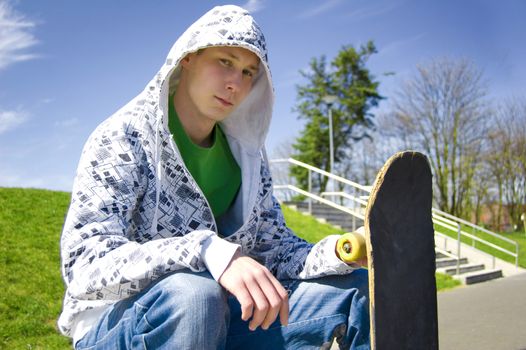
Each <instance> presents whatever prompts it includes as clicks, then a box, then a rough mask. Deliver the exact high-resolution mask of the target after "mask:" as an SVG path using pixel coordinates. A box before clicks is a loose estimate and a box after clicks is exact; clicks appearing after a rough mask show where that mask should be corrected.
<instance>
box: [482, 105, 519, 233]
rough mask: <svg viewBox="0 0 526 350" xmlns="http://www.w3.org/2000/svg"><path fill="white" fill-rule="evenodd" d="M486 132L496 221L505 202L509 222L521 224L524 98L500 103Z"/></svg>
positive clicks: (498, 221)
mask: <svg viewBox="0 0 526 350" xmlns="http://www.w3.org/2000/svg"><path fill="white" fill-rule="evenodd" d="M488 136H489V137H488V139H489V145H490V146H489V149H488V153H487V162H488V164H489V167H490V168H491V172H492V174H493V177H494V179H495V183H496V185H497V188H496V190H497V199H498V215H497V225H498V226H500V225H501V224H502V215H503V207H504V206H506V207H507V209H508V213H509V217H510V220H511V224H512V225H514V226H516V227H517V228H520V227H521V226H522V224H523V223H522V221H521V218H520V217H521V214H523V213H524V212H525V211H526V99H524V98H523V99H519V98H515V99H509V100H507V101H505V102H504V103H503V104H501V105H500V106H499V108H498V110H497V118H496V120H495V123H494V125H493V128H492V129H491V132H490V133H489V135H488Z"/></svg>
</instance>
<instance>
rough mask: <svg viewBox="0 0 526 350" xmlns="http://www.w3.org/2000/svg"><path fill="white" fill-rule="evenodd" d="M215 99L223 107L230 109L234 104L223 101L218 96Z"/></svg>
mask: <svg viewBox="0 0 526 350" xmlns="http://www.w3.org/2000/svg"><path fill="white" fill-rule="evenodd" d="M216 99H217V100H218V101H219V103H221V104H222V105H223V106H225V107H232V106H233V105H234V104H233V103H232V102H230V101H228V100H225V99H224V98H221V97H219V96H216Z"/></svg>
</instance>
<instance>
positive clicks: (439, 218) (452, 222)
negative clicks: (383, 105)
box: [270, 158, 519, 267]
mask: <svg viewBox="0 0 526 350" xmlns="http://www.w3.org/2000/svg"><path fill="white" fill-rule="evenodd" d="M270 163H289V164H294V165H297V166H300V167H303V168H305V169H307V170H309V191H305V190H302V189H300V188H298V187H296V186H294V185H275V186H274V188H275V189H288V190H292V191H295V192H297V193H300V194H302V195H304V196H306V197H307V198H308V201H309V202H308V204H309V212H312V211H311V208H312V199H314V200H317V201H319V202H321V203H324V204H327V205H329V206H331V207H333V208H336V209H339V210H341V211H343V212H346V213H348V214H350V215H353V216H354V217H357V218H359V219H362V220H363V219H364V216H363V215H362V214H360V213H358V212H356V211H354V210H351V209H349V208H347V207H344V206H341V205H339V204H336V203H334V202H333V201H330V200H327V199H325V198H322V197H323V196H339V197H343V198H346V199H349V200H352V201H354V202H357V203H359V204H360V205H362V206H365V205H366V204H367V202H366V201H365V200H363V199H361V198H357V197H355V196H351V195H349V194H347V193H346V192H343V191H339V192H323V193H321V194H320V196H317V195H315V194H312V193H311V187H312V185H311V182H312V175H311V172H312V171H314V172H316V173H318V174H321V175H323V176H327V177H328V178H330V179H333V180H335V181H338V182H340V183H343V184H345V185H349V186H352V187H354V188H355V189H359V190H361V191H364V192H367V193H368V194H369V193H370V192H371V189H372V186H364V185H360V184H358V183H356V182H353V181H350V180H348V179H345V178H343V177H341V176H338V175H334V174H331V173H329V172H327V171H325V170H322V169H319V168H316V167H314V166H312V165H309V164H307V163H303V162H301V161H298V160H296V159H293V158H281V159H273V160H270ZM432 213H433V214H432V215H433V216H432V217H433V222H434V223H435V224H437V225H439V226H442V227H445V228H448V229H450V230H452V231H454V232H457V241H458V242H457V245H458V250H457V253H458V259H457V260H459V261H460V243H461V236H466V237H468V238H470V239H471V240H472V242H473V243H472V245H473V246H474V241H477V242H479V243H481V244H484V245H486V246H488V247H491V248H493V249H496V250H498V251H500V252H502V253H504V254H507V255H510V256H512V257H514V258H515V266H516V267H518V266H519V245H518V243H517V242H515V241H513V240H511V239H509V238H506V237H503V236H501V235H499V234H496V233H494V232H491V231H489V230H487V229H485V228H483V227H480V226H477V225H474V224H472V223H470V222H469V221H466V220H463V219H461V218H458V217H456V216H453V215H451V214H448V213H446V212H443V211H441V210H439V209H435V208H432ZM461 224H463V225H466V226H469V227H471V228H473V229H475V230H478V231H482V232H484V233H486V234H489V235H490V236H492V237H494V238H497V239H500V240H503V241H505V242H508V243H510V244H512V245H514V246H515V253H514V252H512V251H510V250H508V249H505V248H503V247H501V246H498V245H496V244H493V243H491V242H488V241H486V240H484V239H482V238H480V237H477V236H474V235H472V234H470V233H467V232H465V231H463V230H462V229H461V226H460V225H461ZM436 233H438V232H436ZM436 233H435V234H436ZM474 249H476V248H474ZM477 250H478V249H477ZM482 253H484V254H486V255H490V256H492V257H493V258H494V256H493V255H491V254H488V253H485V252H482ZM493 261H494V264H495V260H493Z"/></svg>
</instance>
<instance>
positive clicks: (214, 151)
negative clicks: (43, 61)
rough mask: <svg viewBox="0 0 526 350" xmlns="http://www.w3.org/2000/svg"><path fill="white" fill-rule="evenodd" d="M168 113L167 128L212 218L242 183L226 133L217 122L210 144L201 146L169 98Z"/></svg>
mask: <svg viewBox="0 0 526 350" xmlns="http://www.w3.org/2000/svg"><path fill="white" fill-rule="evenodd" d="M168 113H169V114H168V118H169V119H168V120H169V121H168V127H169V128H170V132H171V133H172V134H173V137H174V140H175V143H176V144H177V147H178V148H179V152H181V156H182V157H183V161H184V164H185V165H186V167H187V168H188V170H189V171H190V174H192V176H193V177H194V179H195V181H196V182H197V184H198V185H199V187H200V188H201V191H203V193H204V195H205V197H206V199H207V200H208V203H209V204H210V207H211V208H212V213H213V214H214V217H216V218H218V217H220V216H221V215H222V214H224V213H225V212H226V211H227V209H228V208H229V207H230V205H231V204H232V202H233V201H234V199H235V197H236V194H237V191H238V190H239V187H240V186H241V170H240V168H239V165H238V164H237V162H236V160H235V159H234V157H233V156H232V152H231V151H230V147H229V146H228V142H227V140H226V137H225V134H224V133H223V131H222V130H221V127H220V126H219V125H218V124H216V125H215V126H214V130H213V131H212V133H213V134H212V138H213V144H212V147H210V148H205V147H201V146H199V145H196V144H195V143H193V142H192V140H191V139H190V137H189V136H188V135H187V134H186V132H185V130H184V128H183V125H182V124H181V121H180V120H179V116H178V115H177V112H176V111H175V107H174V104H173V98H172V97H170V102H169V107H168Z"/></svg>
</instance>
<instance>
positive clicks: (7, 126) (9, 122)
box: [0, 110, 27, 134]
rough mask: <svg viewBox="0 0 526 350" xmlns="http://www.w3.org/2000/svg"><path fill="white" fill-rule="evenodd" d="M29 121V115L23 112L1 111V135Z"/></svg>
mask: <svg viewBox="0 0 526 350" xmlns="http://www.w3.org/2000/svg"><path fill="white" fill-rule="evenodd" d="M26 120H27V113H25V112H23V111H2V110H0V134H3V133H5V132H8V131H10V130H12V129H15V128H16V127H18V126H19V125H21V124H23V123H24V122H25V121H26Z"/></svg>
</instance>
